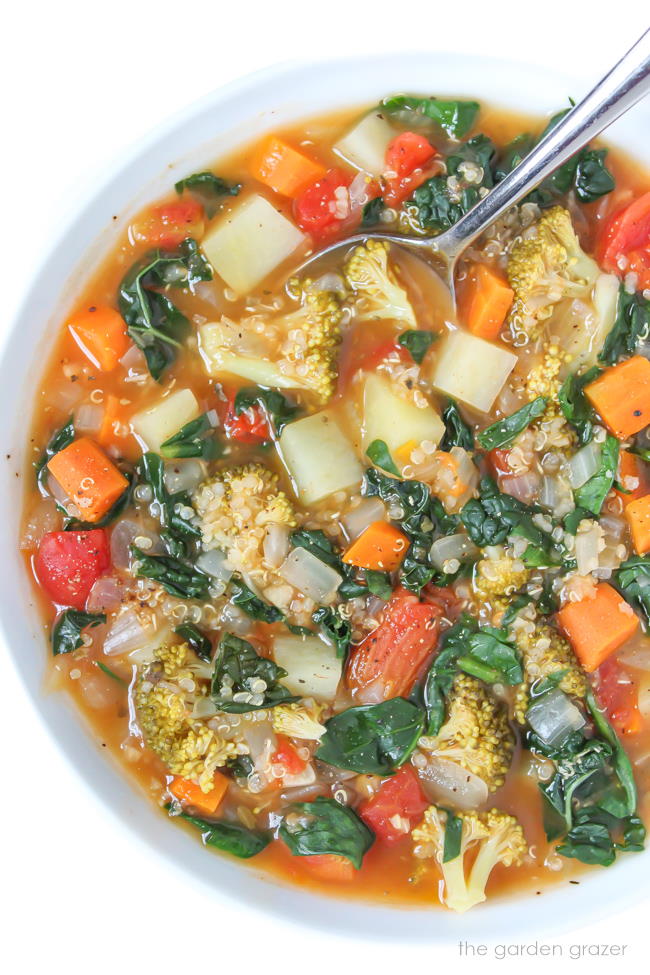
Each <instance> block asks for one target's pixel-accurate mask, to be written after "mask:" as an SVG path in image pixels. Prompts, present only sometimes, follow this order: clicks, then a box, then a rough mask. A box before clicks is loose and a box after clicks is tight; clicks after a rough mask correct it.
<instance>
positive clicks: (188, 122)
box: [0, 53, 650, 942]
mask: <svg viewBox="0 0 650 975" xmlns="http://www.w3.org/2000/svg"><path fill="white" fill-rule="evenodd" d="M584 89H585V83H584V81H583V82H581V81H580V80H579V79H575V78H574V79H567V78H564V77H558V76H557V75H554V74H549V72H547V71H544V70H541V69H539V68H536V67H532V66H530V65H523V64H515V63H510V62H503V61H496V60H491V59H489V58H477V57H463V56H459V55H452V54H430V55H425V54H424V53H411V54H403V55H396V54H391V55H387V56H376V57H372V56H371V57H364V58H358V59H353V60H341V61H331V62H325V63H320V64H312V65H302V64H299V65H282V66H279V67H276V68H272V69H270V70H266V71H262V72H260V73H258V74H255V75H252V76H249V77H246V78H243V79H241V80H239V81H236V82H234V83H233V84H231V85H228V86H227V87H226V88H222V89H220V90H219V91H216V92H214V93H213V94H211V95H209V96H208V97H206V98H204V99H202V100H201V101H200V102H198V103H196V104H194V105H192V106H191V107H190V108H188V109H187V110H186V111H184V112H182V113H180V114H179V115H177V116H176V117H175V118H173V119H172V120H171V121H170V122H169V123H167V124H166V125H164V126H163V127H161V128H159V129H158V130H157V131H155V132H154V133H152V134H151V135H149V136H148V137H147V138H145V139H144V140H143V141H142V142H141V143H140V144H139V145H138V146H137V147H135V148H134V150H133V151H132V153H131V154H130V155H129V157H128V158H125V160H124V162H123V164H122V166H121V167H120V168H119V169H117V170H116V171H113V172H112V173H111V175H110V177H109V178H107V179H106V180H105V182H104V183H103V185H101V186H98V187H97V189H96V191H95V192H94V193H93V194H92V196H91V197H90V198H89V199H87V200H85V201H81V202H80V203H79V204H78V206H77V207H76V210H75V212H73V213H71V214H70V218H69V221H68V225H67V227H66V228H65V229H64V231H63V232H62V233H61V235H60V237H59V239H58V240H56V241H54V242H53V243H52V247H51V251H50V254H49V257H48V258H47V259H46V260H45V262H44V263H43V265H42V266H41V267H40V268H39V269H38V271H37V272H35V274H34V284H33V286H32V288H31V289H30V291H29V292H28V294H27V296H26V298H25V300H24V303H23V306H22V308H21V310H20V312H19V314H18V316H17V318H16V320H15V321H14V323H13V325H12V326H11V328H10V329H9V330H8V331H7V333H6V346H5V350H4V354H3V358H2V361H1V363H0V415H2V417H3V425H2V437H3V441H2V454H3V455H7V454H10V455H11V462H10V463H3V465H2V468H1V470H0V479H1V480H0V483H1V486H2V498H3V510H4V512H5V513H6V516H5V517H4V518H3V519H1V520H0V564H2V566H3V568H4V572H3V585H2V587H1V588H0V621H1V624H2V629H3V635H4V643H5V648H6V649H7V650H8V651H9V653H10V654H11V655H12V657H13V660H14V663H15V666H16V669H17V670H18V672H19V674H20V676H21V678H22V680H23V682H24V684H25V686H26V688H27V690H28V692H29V694H30V696H31V699H32V701H33V703H34V707H35V709H36V711H37V712H38V714H39V715H40V717H41V719H42V722H43V731H44V733H47V734H49V735H51V736H53V737H54V738H55V739H56V741H57V743H58V744H59V746H60V748H61V749H62V751H63V752H64V754H65V755H66V756H67V758H68V760H69V761H70V762H71V764H72V766H73V767H74V768H75V769H76V771H77V772H78V773H79V774H80V775H81V776H82V777H83V779H84V781H85V782H86V784H87V785H89V786H90V787H91V788H92V789H93V790H94V792H95V793H96V794H97V795H98V796H99V797H100V798H101V799H102V800H103V802H104V803H105V805H106V806H107V807H108V808H109V810H110V811H111V812H112V813H113V814H114V822H115V824H116V828H123V827H128V828H130V829H131V830H132V831H133V832H134V833H136V834H137V835H138V836H140V837H141V839H142V840H143V841H144V842H145V843H147V844H149V845H150V846H151V847H152V848H153V849H154V850H155V851H156V852H157V853H160V854H163V855H164V856H165V857H166V858H168V860H169V861H171V862H172V863H173V864H175V865H176V866H178V867H181V868H182V869H183V870H184V871H186V872H187V873H189V874H190V875H191V876H192V877H193V878H194V879H195V880H199V881H201V882H202V883H203V884H205V885H206V887H207V888H208V889H209V890H210V891H211V893H212V895H213V896H215V897H221V898H227V899H228V900H230V901H232V900H233V899H238V900H239V901H240V902H241V903H242V905H246V908H245V909H248V910H250V909H258V910H262V911H264V912H267V913H274V914H278V915H281V916H282V917H283V918H285V919H288V920H292V921H294V922H295V921H301V922H304V923H305V924H309V925H313V926H314V927H318V928H321V929H322V930H323V931H329V932H332V931H336V932H339V933H345V934H349V935H351V936H355V937H364V936H371V937H373V938H374V939H377V938H386V939H399V940H403V941H411V942H413V941H432V942H436V941H437V942H447V941H458V940H459V939H460V938H461V937H462V938H463V939H467V940H469V941H481V942H483V941H487V940H493V939H503V938H508V937H513V936H515V935H516V936H517V937H519V936H521V935H523V934H525V933H526V932H529V933H530V934H535V935H539V934H540V933H541V932H545V931H549V930H554V931H558V930H561V929H566V928H568V927H576V926H578V925H580V924H583V923H587V922H590V921H594V920H596V919H597V918H598V917H600V916H602V915H604V914H606V913H608V912H613V911H615V910H619V909H621V908H622V907H624V906H626V905H627V904H630V903H632V902H633V901H635V900H637V899H639V897H643V896H647V894H648V892H649V891H650V882H649V880H648V877H650V849H649V850H647V851H646V852H645V853H642V854H633V855H630V856H627V857H620V858H619V862H618V863H616V864H615V865H614V866H612V867H610V868H609V869H594V870H592V871H591V872H589V873H587V874H585V876H584V878H583V882H582V883H581V885H580V886H579V887H574V886H572V887H568V886H566V885H565V886H564V887H559V886H558V887H557V888H556V889H549V890H548V891H546V892H545V893H544V895H543V896H542V897H535V896H534V894H533V893H532V892H531V895H530V896H528V895H525V894H524V895H521V896H517V897H516V898H506V899H497V900H493V901H491V902H489V903H488V904H486V905H483V906H481V907H479V908H476V909H474V910H473V911H471V912H470V913H469V914H467V915H464V916H463V917H457V916H454V915H452V914H450V913H449V912H446V911H442V910H439V909H437V908H434V909H431V910H423V909H406V910H401V909H398V908H390V907H386V906H382V905H366V904H361V903H358V902H356V901H352V900H335V899H331V898H323V897H321V896H319V895H316V894H311V893H308V892H306V891H302V890H299V889H297V888H292V887H286V886H284V885H280V886H279V885H278V882H277V881H274V880H273V879H272V878H268V877H264V876H261V875H260V871H259V870H256V869H255V866H254V865H252V866H244V865H242V864H240V863H238V862H235V861H233V860H231V859H229V858H227V857H219V856H218V855H214V854H211V853H210V852H208V851H206V850H205V849H203V848H202V846H201V844H200V843H199V842H197V839H196V837H193V836H190V835H188V834H186V832H185V831H184V830H182V829H179V828H177V827H175V826H174V825H173V824H172V823H169V822H168V821H167V820H166V818H165V817H164V816H163V815H161V814H160V812H159V811H158V810H157V809H155V808H154V806H153V805H152V804H151V803H149V802H148V801H147V800H146V799H145V798H144V796H142V795H140V793H139V792H137V791H136V790H135V789H134V788H133V787H132V785H131V783H130V782H129V780H128V778H126V776H125V775H124V774H123V773H122V772H121V771H120V770H119V769H118V768H117V767H116V765H114V764H112V763H111V762H110V761H109V760H107V756H106V753H105V752H102V750H101V749H100V748H99V747H98V745H97V744H96V742H95V741H94V739H93V738H92V737H91V735H90V734H89V732H88V731H87V730H86V729H85V727H84V726H83V724H82V722H81V720H80V718H79V716H78V714H77V712H76V711H75V710H74V708H73V706H72V704H71V702H70V701H69V699H68V698H67V696H66V695H64V694H57V695H48V696H45V695H44V694H43V693H42V681H43V675H44V671H45V664H46V655H47V653H48V648H47V647H46V645H45V641H44V639H43V631H42V626H41V624H40V620H39V616H38V613H37V610H36V607H35V605H34V598H33V593H32V590H31V587H30V583H29V580H28V578H27V574H26V572H25V571H24V565H23V561H22V559H21V557H20V556H19V554H18V515H17V513H18V512H19V511H20V510H21V506H22V500H23V498H22V490H23V482H22V478H18V477H16V471H20V472H23V471H24V468H25V464H26V460H25V450H26V446H27V445H26V432H25V417H28V416H30V415H31V413H32V410H33V405H34V398H35V397H34V393H35V389H34V386H35V384H37V383H38V377H39V375H40V373H41V370H42V366H43V362H44V359H45V358H46V357H47V355H48V353H49V350H50V347H51V344H52V340H53V337H54V334H55V333H54V332H53V331H52V330H55V329H57V328H58V326H59V324H60V322H61V319H62V317H63V315H64V314H65V313H66V311H67V310H68V309H69V308H70V307H71V305H73V304H74V301H75V295H76V293H77V291H78V290H79V288H80V285H81V283H82V282H83V278H84V273H85V268H88V267H92V266H93V262H94V261H95V259H97V258H99V257H100V256H102V255H103V254H105V253H106V252H107V251H108V250H110V248H111V246H112V244H113V241H114V239H115V237H116V235H117V233H118V232H119V230H120V229H121V228H122V227H123V226H124V223H125V222H126V221H127V218H128V217H129V216H130V215H132V214H133V212H134V211H136V210H137V209H139V208H140V207H141V206H143V205H144V204H146V203H147V202H148V201H150V200H152V199H155V198H156V197H158V196H160V195H161V194H162V193H163V192H165V191H167V190H169V189H170V188H171V186H172V184H173V183H174V181H175V180H176V179H178V178H180V176H182V175H185V174H186V173H189V172H193V171H196V170H197V169H201V168H205V167H206V166H207V165H208V164H210V163H212V162H213V160H215V159H218V158H219V156H221V155H222V154H224V153H227V152H228V151H229V150H231V149H232V148H234V147H236V146H238V145H239V144H241V143H242V142H245V141H248V140H250V139H251V138H253V137H254V136H255V135H257V134H258V133H261V132H264V131H266V130H267V129H270V128H273V127H275V126H277V125H279V124H283V123H286V122H288V121H294V120H299V119H300V118H302V117H305V116H309V115H316V114H318V113H319V112H327V111H330V110H333V109H337V108H339V107H346V106H354V105H357V104H359V105H363V104H371V103H372V102H373V101H376V100H377V99H378V98H379V97H380V96H383V95H386V94H390V93H392V92H399V91H416V92H433V93H435V94H439V95H443V94H453V95H459V96H462V95H466V96H469V95H471V96H475V97H477V98H478V99H479V100H483V101H485V102H492V103H494V104H496V105H503V106H504V107H507V108H512V109H514V110H520V111H523V112H531V113H539V114H547V113H550V112H551V111H553V110H556V109H558V108H560V107H562V106H563V105H566V104H567V99H568V97H569V96H570V95H573V96H579V95H581V94H582V93H583V92H584ZM649 123H650V109H649V108H648V107H646V106H643V105H641V106H638V107H637V108H636V109H634V110H633V111H632V112H631V113H630V114H629V115H628V116H627V117H626V118H625V119H623V120H621V121H620V122H618V123H617V124H616V125H615V126H614V127H613V128H612V129H611V130H610V132H609V133H608V138H609V139H610V140H611V141H614V142H616V144H617V145H619V146H622V147H623V148H625V149H627V150H628V151H630V152H632V153H634V152H635V151H636V152H637V153H638V154H639V155H640V154H641V153H642V152H643V150H644V148H645V145H644V140H645V133H646V132H647V131H648V128H649ZM170 164H173V165H171V166H170ZM114 214H117V215H119V219H118V220H117V221H115V220H113V215H114ZM82 265H83V266H82ZM14 512H15V513H16V514H14ZM7 515H8V517H7ZM70 802H71V803H72V802H74V796H72V797H71V798H70ZM71 812H73V809H71ZM242 909H244V908H242Z"/></svg>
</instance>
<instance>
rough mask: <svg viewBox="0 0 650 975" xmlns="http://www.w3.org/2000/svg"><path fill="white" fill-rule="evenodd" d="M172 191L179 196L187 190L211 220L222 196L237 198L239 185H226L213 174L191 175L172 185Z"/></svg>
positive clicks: (224, 181)
mask: <svg viewBox="0 0 650 975" xmlns="http://www.w3.org/2000/svg"><path fill="white" fill-rule="evenodd" d="M174 189H175V190H176V192H177V193H178V194H179V196H180V194H181V193H182V192H183V190H189V191H190V193H191V194H192V196H195V197H196V199H197V200H198V201H199V203H201V204H202V205H203V208H204V209H205V212H206V215H207V216H208V218H209V219H211V218H212V217H213V216H214V215H215V213H216V212H217V210H218V209H219V201H220V200H221V199H222V198H223V197H224V196H237V194H238V193H239V191H240V190H241V183H227V182H226V180H225V179H222V178H221V176H215V174H214V173H210V172H204V173H192V175H191V176H186V177H185V179H179V181H178V182H177V183H174Z"/></svg>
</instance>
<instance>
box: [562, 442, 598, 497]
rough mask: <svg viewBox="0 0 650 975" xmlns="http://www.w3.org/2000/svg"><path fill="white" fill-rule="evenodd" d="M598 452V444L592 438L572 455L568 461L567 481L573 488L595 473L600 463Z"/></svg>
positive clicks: (580, 485)
mask: <svg viewBox="0 0 650 975" xmlns="http://www.w3.org/2000/svg"><path fill="white" fill-rule="evenodd" d="M600 453H601V451H600V445H599V444H597V443H596V442H595V441H594V440H592V441H591V443H588V444H587V445H586V447H581V448H580V450H579V451H578V452H577V453H576V454H574V455H573V457H572V458H571V460H570V461H569V481H570V482H571V487H572V488H574V490H575V488H579V487H582V485H583V484H586V483H587V481H588V480H589V478H590V477H593V475H594V474H595V473H596V471H597V470H598V467H599V465H600Z"/></svg>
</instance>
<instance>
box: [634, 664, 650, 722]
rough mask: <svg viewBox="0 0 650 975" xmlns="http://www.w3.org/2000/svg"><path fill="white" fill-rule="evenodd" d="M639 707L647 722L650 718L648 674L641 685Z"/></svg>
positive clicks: (649, 682) (649, 683) (649, 681)
mask: <svg viewBox="0 0 650 975" xmlns="http://www.w3.org/2000/svg"><path fill="white" fill-rule="evenodd" d="M637 707H638V708H639V711H640V713H641V715H642V716H643V717H644V718H645V719H646V720H647V719H648V718H650V674H646V675H645V676H644V677H643V679H642V681H641V682H640V684H639V695H638V698H637Z"/></svg>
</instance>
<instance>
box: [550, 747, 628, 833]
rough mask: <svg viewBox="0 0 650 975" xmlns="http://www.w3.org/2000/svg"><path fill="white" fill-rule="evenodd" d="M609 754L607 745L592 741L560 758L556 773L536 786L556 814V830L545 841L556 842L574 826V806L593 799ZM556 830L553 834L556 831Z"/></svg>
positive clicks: (602, 779)
mask: <svg viewBox="0 0 650 975" xmlns="http://www.w3.org/2000/svg"><path fill="white" fill-rule="evenodd" d="M611 755H612V750H611V748H610V746H609V745H608V744H606V743H605V742H602V741H598V740H596V739H593V740H591V741H589V742H587V743H586V744H585V745H584V747H582V748H581V750H580V751H578V752H576V753H575V754H564V755H561V756H560V757H559V758H558V760H557V761H556V771H555V774H554V776H553V778H552V779H551V780H550V781H549V782H540V783H539V789H540V791H541V793H542V795H543V797H544V799H545V800H546V802H547V803H548V804H549V806H550V807H551V809H553V810H554V812H555V814H556V822H557V824H558V825H557V826H555V824H554V828H553V833H554V834H555V835H548V831H547V838H548V839H549V840H550V839H556V838H557V836H559V835H562V833H563V832H568V831H569V830H570V829H571V828H572V826H573V823H574V811H575V808H576V804H577V802H578V801H579V800H580V801H581V802H582V803H583V804H585V803H586V802H587V800H588V799H589V798H590V797H593V796H594V795H595V794H596V793H597V790H598V788H599V787H602V785H603V783H604V782H606V780H607V776H608V774H610V773H609V771H608V770H609V768H610V765H609V761H610V759H611ZM556 830H557V831H556Z"/></svg>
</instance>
